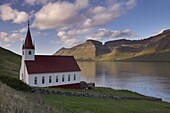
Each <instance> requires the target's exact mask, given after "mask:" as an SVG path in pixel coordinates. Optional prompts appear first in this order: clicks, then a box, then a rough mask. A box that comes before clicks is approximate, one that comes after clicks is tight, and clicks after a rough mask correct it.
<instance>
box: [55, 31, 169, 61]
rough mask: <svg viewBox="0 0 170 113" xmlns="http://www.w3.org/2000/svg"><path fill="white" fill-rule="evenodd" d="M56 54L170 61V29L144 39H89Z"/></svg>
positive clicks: (83, 58)
mask: <svg viewBox="0 0 170 113" xmlns="http://www.w3.org/2000/svg"><path fill="white" fill-rule="evenodd" d="M54 55H73V56H74V57H75V58H76V59H77V60H95V61H103V60H104V61H105V60H106V61H170V30H165V31H163V32H162V33H160V34H158V35H156V36H152V37H149V38H147V39H143V40H126V39H121V40H115V41H108V42H105V44H102V43H101V42H99V41H95V40H87V41H86V42H85V43H83V44H80V45H77V46H74V47H72V48H61V49H60V50H58V51H57V52H56V53H55V54H54Z"/></svg>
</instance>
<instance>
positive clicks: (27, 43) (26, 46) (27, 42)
mask: <svg viewBox="0 0 170 113" xmlns="http://www.w3.org/2000/svg"><path fill="white" fill-rule="evenodd" d="M29 26H30V23H29V20H28V31H27V35H26V39H25V42H24V45H23V47H22V49H35V47H34V45H33V43H32V38H31V33H30V28H29Z"/></svg>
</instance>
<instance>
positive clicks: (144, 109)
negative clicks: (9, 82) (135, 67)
mask: <svg viewBox="0 0 170 113" xmlns="http://www.w3.org/2000/svg"><path fill="white" fill-rule="evenodd" d="M19 67H20V57H19V56H18V55H15V54H13V53H11V52H9V51H7V52H6V50H4V49H1V48H0V75H6V76H10V77H15V78H19V77H18V72H19ZM0 86H2V85H1V84H0ZM5 87H6V86H5ZM0 90H1V91H0V92H1V96H0V97H1V98H0V102H1V103H0V104H1V106H2V105H4V106H5V105H7V104H5V103H4V102H7V101H9V99H13V100H11V101H13V102H15V101H18V104H16V106H19V107H22V106H27V107H28V108H29V107H31V106H32V105H34V104H35V106H36V105H37V104H36V103H39V104H40V105H42V106H45V105H44V102H42V103H41V102H40V101H41V99H40V100H39V99H37V98H36V97H35V95H34V94H28V93H22V92H18V91H15V90H13V89H10V88H9V89H8V88H2V87H0ZM2 90H3V91H2ZM59 90H63V89H59ZM67 91H77V90H67ZM3 92H9V93H7V94H8V96H9V98H8V96H7V94H6V93H3ZM88 92H91V93H92V91H88ZM95 93H98V94H99V93H102V94H107V95H128V96H142V95H138V94H135V93H131V92H128V91H114V90H111V89H103V88H99V89H98V90H97V91H96V92H95ZM2 95H5V96H2ZM14 95H16V96H14ZM2 97H3V98H2ZM13 97H16V98H13ZM41 97H43V98H44V100H45V103H48V104H49V105H50V106H51V105H54V106H55V108H57V109H58V110H59V111H63V110H62V108H63V107H62V106H64V111H65V113H114V112H115V113H122V112H123V113H132V112H133V113H157V112H159V113H170V103H165V102H153V101H122V100H121V101H116V100H111V99H100V98H88V97H71V96H58V95H39V97H38V98H41ZM3 99H8V100H7V101H6V100H5V101H4V100H3ZM32 100H37V101H32ZM2 102H3V103H2ZM26 102H29V105H27V104H28V103H26ZM62 102H63V104H62ZM21 103H22V104H21ZM16 106H14V107H13V108H16ZM3 108H4V107H3ZM23 109H24V108H23ZM25 109H26V108H25ZM32 109H34V108H32ZM38 109H39V107H37V110H38ZM39 110H40V109H39ZM47 110H48V109H47ZM50 110H53V109H51V108H50Z"/></svg>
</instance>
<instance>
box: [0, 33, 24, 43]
mask: <svg viewBox="0 0 170 113" xmlns="http://www.w3.org/2000/svg"><path fill="white" fill-rule="evenodd" d="M22 39H23V35H22V34H20V33H12V34H8V33H6V32H0V41H1V42H5V43H15V42H17V41H21V40H22Z"/></svg>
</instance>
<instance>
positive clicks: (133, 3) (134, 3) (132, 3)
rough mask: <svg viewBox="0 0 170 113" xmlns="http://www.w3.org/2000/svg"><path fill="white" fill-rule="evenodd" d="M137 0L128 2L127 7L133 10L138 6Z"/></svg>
mask: <svg viewBox="0 0 170 113" xmlns="http://www.w3.org/2000/svg"><path fill="white" fill-rule="evenodd" d="M136 2H137V1H136V0H128V1H127V2H126V6H127V7H128V8H133V7H134V6H135V5H136Z"/></svg>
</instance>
